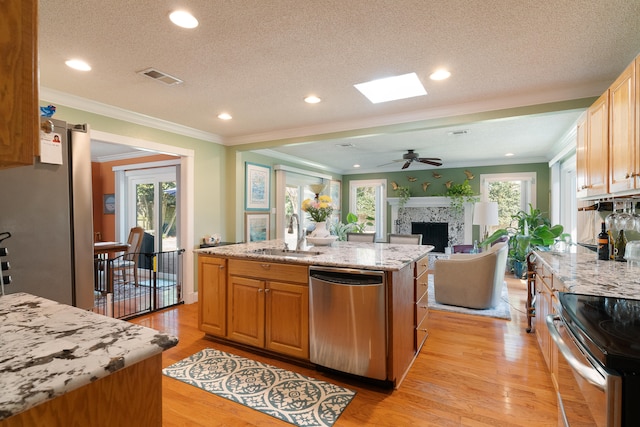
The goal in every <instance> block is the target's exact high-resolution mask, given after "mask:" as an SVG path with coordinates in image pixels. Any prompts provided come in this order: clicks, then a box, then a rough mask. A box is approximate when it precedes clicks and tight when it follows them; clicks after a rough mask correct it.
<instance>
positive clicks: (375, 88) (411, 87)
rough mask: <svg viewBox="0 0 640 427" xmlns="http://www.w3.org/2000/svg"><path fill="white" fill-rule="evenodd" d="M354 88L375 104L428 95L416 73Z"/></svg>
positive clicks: (362, 84)
mask: <svg viewBox="0 0 640 427" xmlns="http://www.w3.org/2000/svg"><path fill="white" fill-rule="evenodd" d="M354 87H355V88H356V89H358V90H359V91H360V92H361V93H362V94H363V95H364V96H366V97H367V98H368V99H369V101H371V102H372V103H374V104H378V103H380V102H387V101H395V100H397V99H405V98H413V97H414V96H422V95H426V94H427V91H426V90H425V89H424V86H422V83H421V82H420V79H419V78H418V76H417V75H416V73H409V74H403V75H400V76H394V77H387V78H384V79H378V80H372V81H370V82H365V83H358V84H356V85H354Z"/></svg>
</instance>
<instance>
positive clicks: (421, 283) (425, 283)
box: [415, 274, 429, 301]
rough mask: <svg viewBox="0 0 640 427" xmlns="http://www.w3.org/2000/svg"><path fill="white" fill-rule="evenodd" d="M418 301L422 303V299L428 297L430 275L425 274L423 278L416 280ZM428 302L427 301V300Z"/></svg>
mask: <svg viewBox="0 0 640 427" xmlns="http://www.w3.org/2000/svg"><path fill="white" fill-rule="evenodd" d="M415 282H416V285H415V287H416V289H415V292H416V294H415V295H416V299H415V300H416V301H420V300H421V299H422V297H425V298H426V295H427V289H429V275H427V274H423V275H422V276H420V277H418V278H417V279H416V280H415ZM425 301H426V299H425Z"/></svg>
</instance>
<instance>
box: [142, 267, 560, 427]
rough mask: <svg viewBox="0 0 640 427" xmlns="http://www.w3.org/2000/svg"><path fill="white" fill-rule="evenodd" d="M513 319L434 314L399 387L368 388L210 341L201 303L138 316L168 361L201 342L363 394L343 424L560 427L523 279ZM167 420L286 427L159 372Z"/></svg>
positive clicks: (514, 292) (513, 297) (512, 286)
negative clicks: (164, 337) (165, 339)
mask: <svg viewBox="0 0 640 427" xmlns="http://www.w3.org/2000/svg"><path fill="white" fill-rule="evenodd" d="M507 280H508V284H509V300H510V303H511V305H512V307H511V315H512V320H511V321H510V322H507V321H504V320H499V319H489V318H484V317H478V316H468V315H462V314H451V313H445V312H437V311H431V312H430V314H429V316H430V335H429V337H428V338H427V341H426V343H425V345H424V347H423V349H422V351H421V352H420V354H419V355H418V357H417V358H416V361H415V363H414V365H413V367H412V368H411V370H410V371H409V374H408V375H407V377H406V379H405V380H404V382H403V383H402V384H401V386H400V388H399V389H398V390H393V391H391V390H386V389H381V388H377V387H374V386H367V385H364V384H360V383H358V382H354V381H353V380H349V379H345V378H342V377H338V376H334V375H327V374H325V373H322V372H318V371H315V370H313V369H307V368H303V367H300V366H297V365H295V364H290V363H286V362H282V361H280V360H275V359H268V358H265V357H261V356H258V355H255V354H252V353H249V352H246V351H243V350H240V349H238V348H235V347H229V346H225V345H221V344H218V343H215V342H213V341H211V340H208V339H206V338H204V334H203V333H202V332H200V331H199V330H198V327H197V318H198V316H197V304H191V305H184V306H179V307H176V308H171V309H167V310H165V311H163V312H159V313H154V314H150V315H146V316H144V317H140V318H137V319H134V320H132V322H134V323H138V324H141V325H144V326H148V327H151V328H154V329H158V330H162V331H165V332H167V333H171V334H174V335H177V336H178V337H179V339H180V342H179V344H178V345H177V346H176V347H174V348H172V349H170V350H167V351H165V352H164V353H163V356H162V365H163V367H165V366H168V365H170V364H172V363H174V362H177V361H178V360H181V359H183V358H185V357H187V356H190V355H191V354H193V353H196V352H197V351H199V350H201V349H203V348H207V347H210V348H218V349H220V350H223V351H228V352H231V353H234V354H238V355H240V356H246V357H249V358H253V359H255V360H260V361H264V362H267V363H270V364H272V365H275V366H279V367H282V368H285V369H289V370H293V371H297V372H300V373H302V374H304V375H308V376H311V377H315V378H318V379H322V380H325V381H329V382H333V383H335V384H339V385H342V386H344V387H348V388H350V389H352V390H355V391H356V392H357V394H356V396H355V398H354V399H353V401H352V402H351V403H350V404H349V406H348V407H347V408H346V409H345V411H344V412H343V414H342V415H341V416H340V418H339V419H338V421H337V422H336V423H335V424H334V425H335V426H336V427H342V426H363V425H367V426H394V427H397V426H492V427H497V426H555V425H557V406H556V400H555V393H554V391H553V386H552V385H551V379H550V377H549V374H548V373H547V370H546V367H545V364H544V360H543V358H542V354H541V353H540V350H539V349H538V347H537V344H536V340H535V336H534V335H533V334H527V333H526V331H525V327H526V316H525V314H524V301H525V299H526V287H525V282H524V281H521V280H516V279H507ZM162 387H163V411H162V414H163V425H164V426H290V424H288V423H285V422H283V421H279V420H277V419H275V418H272V417H270V416H268V415H264V414H262V413H260V412H257V411H254V410H252V409H249V408H247V407H244V406H242V405H240V404H237V403H233V402H231V401H228V400H226V399H223V398H221V397H217V396H215V395H212V394H210V393H207V392H205V391H203V390H200V389H198V388H196V387H193V386H190V385H187V384H184V383H182V382H179V381H177V380H174V379H171V378H168V377H165V376H163V379H162Z"/></svg>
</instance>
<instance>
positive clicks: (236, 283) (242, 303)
mask: <svg viewBox="0 0 640 427" xmlns="http://www.w3.org/2000/svg"><path fill="white" fill-rule="evenodd" d="M227 289H228V294H227V329H228V330H227V338H228V339H230V340H232V341H236V342H239V343H243V344H248V345H251V346H254V347H259V348H264V349H267V350H270V351H274V352H277V353H280V354H285V355H288V356H293V357H296V358H299V359H309V288H308V268H307V267H306V266H301V265H289V264H280V263H271V262H257V261H245V260H234V259H232V260H229V275H228V286H227Z"/></svg>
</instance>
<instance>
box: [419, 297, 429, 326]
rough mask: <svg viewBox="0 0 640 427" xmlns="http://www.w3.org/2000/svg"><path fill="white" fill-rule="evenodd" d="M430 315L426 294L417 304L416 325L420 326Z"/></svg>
mask: <svg viewBox="0 0 640 427" xmlns="http://www.w3.org/2000/svg"><path fill="white" fill-rule="evenodd" d="M428 313H429V305H428V295H427V293H426V292H425V293H424V295H423V296H422V298H420V300H419V301H418V302H417V303H416V325H420V324H421V323H422V322H424V320H425V319H426V317H427V314H428Z"/></svg>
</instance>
